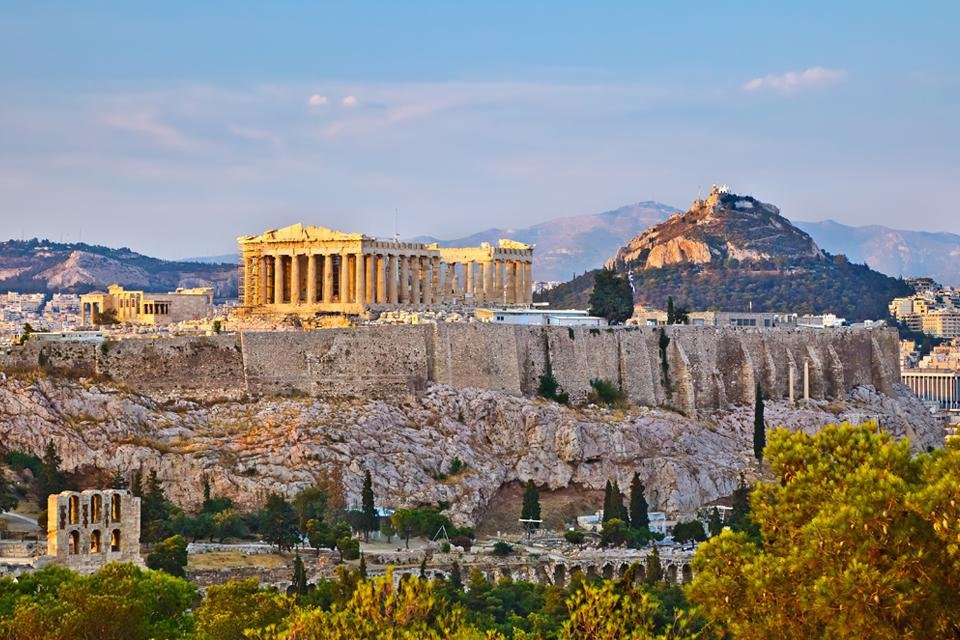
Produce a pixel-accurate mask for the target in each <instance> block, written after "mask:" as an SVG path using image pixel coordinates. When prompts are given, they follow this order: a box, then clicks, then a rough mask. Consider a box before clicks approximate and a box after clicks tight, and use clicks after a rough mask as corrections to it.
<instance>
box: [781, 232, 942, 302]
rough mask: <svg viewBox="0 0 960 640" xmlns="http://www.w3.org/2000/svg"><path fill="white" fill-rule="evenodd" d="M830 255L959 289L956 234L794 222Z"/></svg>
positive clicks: (882, 270)
mask: <svg viewBox="0 0 960 640" xmlns="http://www.w3.org/2000/svg"><path fill="white" fill-rule="evenodd" d="M796 226H797V227H799V228H801V229H803V230H804V231H806V232H807V233H809V234H810V235H811V236H813V238H814V239H815V240H816V241H817V244H819V245H820V246H821V247H823V248H824V249H825V250H827V251H829V252H830V253H843V254H845V255H846V256H847V257H848V258H850V260H851V261H853V262H865V263H866V264H868V265H870V266H871V267H872V268H874V269H876V270H877V271H881V272H883V273H886V274H887V275H891V276H903V277H911V276H930V277H932V278H934V279H935V280H937V281H938V282H940V283H942V284H946V285H952V286H960V235H957V234H955V233H932V232H929V231H902V230H899V229H891V228H889V227H882V226H879V225H868V226H864V227H851V226H848V225H845V224H841V223H839V222H834V221H833V220H824V221H823V222H797V223H796Z"/></svg>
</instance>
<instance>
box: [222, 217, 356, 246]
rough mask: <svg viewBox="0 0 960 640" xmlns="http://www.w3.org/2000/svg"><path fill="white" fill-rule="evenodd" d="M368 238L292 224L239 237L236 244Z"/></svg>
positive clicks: (324, 228) (323, 228)
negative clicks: (256, 234)
mask: <svg viewBox="0 0 960 640" xmlns="http://www.w3.org/2000/svg"><path fill="white" fill-rule="evenodd" d="M366 239H369V238H368V236H365V235H363V234H362V233H344V232H342V231H335V230H334V229H328V228H326V227H316V226H313V225H303V224H302V223H299V222H298V223H297V224H292V225H290V226H289V227H283V228H280V229H270V230H269V231H264V232H263V233H261V234H260V235H258V236H240V237H239V238H237V242H239V243H240V244H249V243H258V242H310V241H313V242H322V241H335V240H366Z"/></svg>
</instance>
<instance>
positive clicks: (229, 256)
mask: <svg viewBox="0 0 960 640" xmlns="http://www.w3.org/2000/svg"><path fill="white" fill-rule="evenodd" d="M180 262H199V263H201V264H240V254H238V253H223V254H221V255H219V256H196V257H194V258H184V259H183V260H181V261H180Z"/></svg>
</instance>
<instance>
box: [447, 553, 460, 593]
mask: <svg viewBox="0 0 960 640" xmlns="http://www.w3.org/2000/svg"><path fill="white" fill-rule="evenodd" d="M449 581H450V587H451V588H452V589H456V590H457V591H463V575H462V574H461V573H460V563H459V562H457V561H456V560H454V561H453V567H451V569H450V578H449Z"/></svg>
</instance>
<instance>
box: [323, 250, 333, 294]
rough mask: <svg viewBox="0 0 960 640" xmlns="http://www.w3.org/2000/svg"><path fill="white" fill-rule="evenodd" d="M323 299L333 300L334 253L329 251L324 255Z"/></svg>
mask: <svg viewBox="0 0 960 640" xmlns="http://www.w3.org/2000/svg"><path fill="white" fill-rule="evenodd" d="M323 301H324V303H326V304H331V303H332V302H333V255H332V254H329V253H328V254H325V255H324V256H323Z"/></svg>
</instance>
